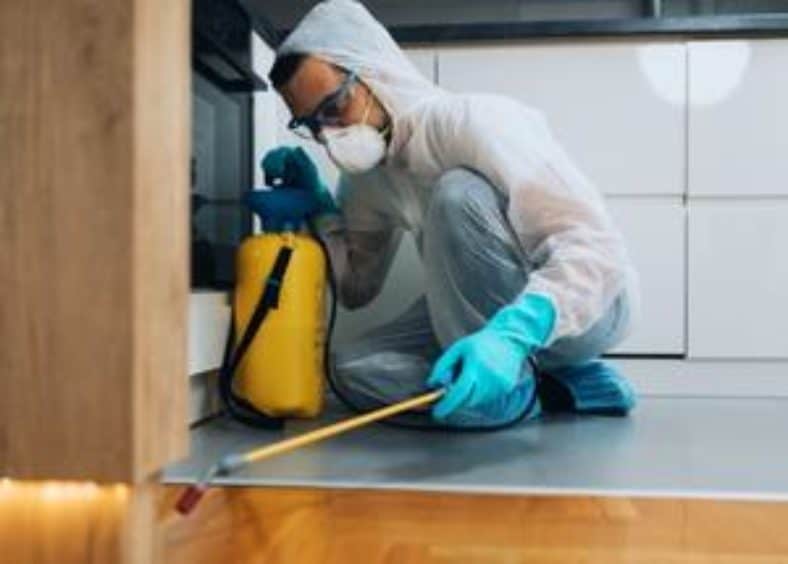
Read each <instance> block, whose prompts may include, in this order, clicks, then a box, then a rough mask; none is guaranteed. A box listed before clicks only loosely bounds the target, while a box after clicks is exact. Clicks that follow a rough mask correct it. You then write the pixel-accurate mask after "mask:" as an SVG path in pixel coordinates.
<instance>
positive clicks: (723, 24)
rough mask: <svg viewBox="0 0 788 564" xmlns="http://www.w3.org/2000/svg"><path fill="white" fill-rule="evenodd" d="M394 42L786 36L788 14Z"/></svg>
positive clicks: (441, 33) (530, 27) (559, 26)
mask: <svg viewBox="0 0 788 564" xmlns="http://www.w3.org/2000/svg"><path fill="white" fill-rule="evenodd" d="M389 31H390V32H391V34H392V35H393V36H394V39H396V40H397V41H398V42H400V43H402V44H412V43H452V42H466V41H502V40H512V39H542V38H587V37H593V38H605V37H609V38H614V37H621V36H642V35H645V36H665V35H667V36H673V35H681V36H690V37H730V36H746V37H749V36H777V37H779V36H788V14H770V15H758V16H697V17H681V18H667V17H659V18H636V19H621V20H590V21H589V20H585V21H577V20H572V21H543V22H497V23H473V24H435V25H414V26H392V27H390V28H389Z"/></svg>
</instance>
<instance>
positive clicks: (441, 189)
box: [429, 168, 497, 229]
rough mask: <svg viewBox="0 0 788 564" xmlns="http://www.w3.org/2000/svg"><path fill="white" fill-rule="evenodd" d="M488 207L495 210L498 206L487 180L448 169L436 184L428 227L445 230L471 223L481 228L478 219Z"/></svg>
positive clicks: (463, 170) (468, 173)
mask: <svg viewBox="0 0 788 564" xmlns="http://www.w3.org/2000/svg"><path fill="white" fill-rule="evenodd" d="M488 207H489V208H491V209H495V208H496V207H497V202H496V198H495V192H494V188H493V187H492V186H491V185H490V184H489V183H488V182H487V180H485V179H484V178H483V177H482V176H479V175H478V174H476V173H475V172H473V171H471V170H468V169H464V168H455V169H451V170H449V171H447V172H444V173H443V174H442V175H441V177H440V178H439V179H438V181H437V182H436V184H435V191H434V193H433V196H432V201H431V202H430V211H429V223H430V225H433V226H441V227H444V228H448V229H457V228H460V227H465V228H467V226H468V224H469V223H470V222H473V225H475V226H477V227H481V225H480V223H479V218H480V217H481V216H483V215H484V210H485V209H486V208H488Z"/></svg>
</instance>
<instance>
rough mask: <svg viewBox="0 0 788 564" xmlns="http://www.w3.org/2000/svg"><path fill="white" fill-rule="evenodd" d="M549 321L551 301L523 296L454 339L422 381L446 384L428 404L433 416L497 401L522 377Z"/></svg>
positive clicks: (430, 384)
mask: <svg viewBox="0 0 788 564" xmlns="http://www.w3.org/2000/svg"><path fill="white" fill-rule="evenodd" d="M554 322H555V310H554V308H553V305H552V302H551V301H550V300H549V299H547V298H546V297H544V296H541V295H538V294H526V295H525V296H524V297H522V298H521V299H520V300H518V301H517V302H515V303H513V304H511V305H508V306H506V307H504V308H502V309H501V310H500V311H499V312H498V313H496V314H495V315H494V316H493V317H492V319H490V321H489V322H488V323H487V325H485V326H484V327H483V328H482V329H481V330H480V331H477V332H476V333H473V334H471V335H468V336H467V337H464V338H462V339H460V340H459V341H457V342H456V343H454V344H453V345H452V346H451V347H449V349H448V350H447V351H446V352H445V353H444V354H443V355H442V356H441V357H440V358H439V359H438V362H437V363H436V364H435V367H434V368H433V370H432V374H431V375H430V377H429V379H428V380H427V387H429V388H441V387H443V388H446V394H445V395H444V396H443V398H442V399H441V400H440V401H439V402H438V403H437V404H436V405H435V407H434V408H433V411H432V414H433V417H434V418H435V419H438V420H440V421H442V420H445V419H446V418H447V417H449V416H450V415H451V414H452V413H454V412H455V411H457V410H459V409H462V408H477V407H481V408H484V406H489V407H490V408H491V409H494V408H495V406H501V405H503V403H504V402H500V401H498V400H500V399H502V398H504V397H505V396H506V395H507V394H509V393H511V392H512V391H513V390H514V388H515V387H516V386H517V384H518V383H519V382H520V380H521V378H522V377H528V375H529V373H528V367H527V366H525V363H526V360H527V358H528V356H529V355H530V354H532V352H534V350H535V349H536V348H538V347H539V346H541V345H542V344H543V343H544V342H545V341H546V339H547V338H548V336H549V335H550V333H551V332H552V329H553V324H554ZM530 376H531V377H533V375H532V374H530ZM490 415H491V416H493V417H495V416H497V415H501V414H496V413H490Z"/></svg>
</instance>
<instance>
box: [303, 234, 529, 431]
mask: <svg viewBox="0 0 788 564" xmlns="http://www.w3.org/2000/svg"><path fill="white" fill-rule="evenodd" d="M309 233H310V235H312V238H313V239H314V240H315V241H317V243H318V245H320V248H321V249H322V250H323V255H324V256H325V257H326V271H327V275H326V277H327V279H328V287H329V291H330V294H331V296H330V300H331V305H330V308H329V315H328V326H327V329H326V342H325V345H324V348H323V364H324V366H325V371H326V381H327V382H328V386H329V388H330V389H331V392H332V393H333V394H334V395H335V396H336V397H337V399H338V400H339V401H341V402H342V403H343V404H344V405H345V406H346V407H347V408H348V409H350V410H351V411H354V412H356V413H367V412H368V411H369V410H365V409H362V408H361V407H359V406H357V405H356V404H355V403H354V402H353V401H351V400H350V399H349V398H348V397H347V396H346V395H345V394H343V393H342V392H341V391H340V390H339V386H337V384H336V382H335V380H334V366H333V363H332V362H331V346H332V341H333V338H334V326H335V325H336V317H337V282H336V278H335V277H334V268H333V265H332V263H331V255H330V253H329V251H328V247H327V246H326V243H325V242H324V241H323V240H322V239H321V238H320V235H319V234H318V232H317V230H316V229H315V228H314V226H313V225H312V224H311V223H310V224H309ZM528 361H529V362H530V363H531V366H532V367H534V361H533V359H531V358H529V359H528ZM536 400H537V393H536V389H534V395H533V397H532V398H531V400H530V401H529V402H528V404H527V405H526V406H525V408H524V409H523V411H522V413H520V414H519V415H518V416H517V417H515V418H514V419H513V420H511V421H507V422H505V423H501V424H498V425H490V426H488V427H483V426H479V427H456V426H452V425H446V424H443V423H435V424H431V425H426V424H424V425H423V424H419V423H406V422H404V421H397V420H394V419H386V420H383V421H379V423H381V424H383V425H388V426H390V427H399V428H406V429H411V430H415V431H429V432H434V431H453V432H457V431H461V432H466V433H484V432H490V431H500V430H502V429H508V428H509V427H513V426H514V425H517V424H518V423H520V422H522V421H523V419H525V418H526V417H527V416H528V414H529V413H530V412H531V410H532V409H533V407H534V404H535V403H536Z"/></svg>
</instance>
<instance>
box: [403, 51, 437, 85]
mask: <svg viewBox="0 0 788 564" xmlns="http://www.w3.org/2000/svg"><path fill="white" fill-rule="evenodd" d="M404 51H405V54H406V55H407V56H408V58H409V59H410V60H411V61H412V62H413V64H414V65H416V68H417V69H419V70H420V71H421V73H422V74H423V75H424V76H426V77H427V78H429V79H430V80H431V81H432V82H436V81H437V77H436V76H435V56H436V55H435V49H430V48H421V47H410V48H408V49H404Z"/></svg>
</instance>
